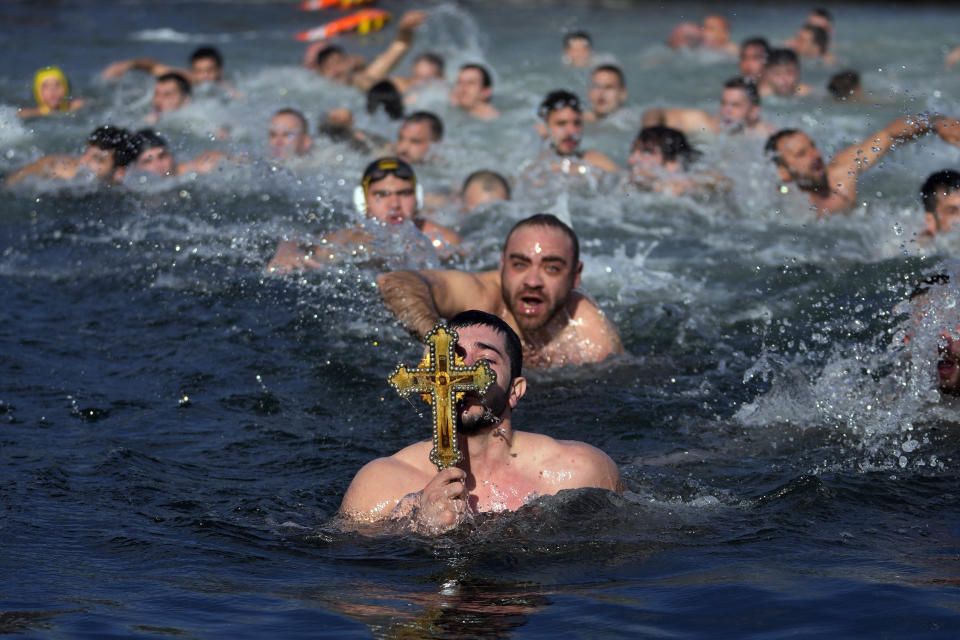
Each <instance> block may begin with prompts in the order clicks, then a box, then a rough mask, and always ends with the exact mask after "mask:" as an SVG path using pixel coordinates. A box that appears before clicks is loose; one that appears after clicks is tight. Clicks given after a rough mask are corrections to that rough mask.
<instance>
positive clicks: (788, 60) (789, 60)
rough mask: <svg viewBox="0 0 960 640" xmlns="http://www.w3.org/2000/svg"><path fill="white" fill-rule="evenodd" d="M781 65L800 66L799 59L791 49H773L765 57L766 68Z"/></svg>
mask: <svg viewBox="0 0 960 640" xmlns="http://www.w3.org/2000/svg"><path fill="white" fill-rule="evenodd" d="M781 64H795V65H797V66H798V67H799V66H800V58H798V57H797V54H796V53H795V52H794V51H793V49H773V50H772V51H770V55H769V56H767V66H768V67H775V66H777V65H781Z"/></svg>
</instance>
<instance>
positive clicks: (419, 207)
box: [413, 182, 423, 211]
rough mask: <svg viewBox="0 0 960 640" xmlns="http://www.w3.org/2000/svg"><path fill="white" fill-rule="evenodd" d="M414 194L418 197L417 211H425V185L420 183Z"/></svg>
mask: <svg viewBox="0 0 960 640" xmlns="http://www.w3.org/2000/svg"><path fill="white" fill-rule="evenodd" d="M413 192H414V193H415V194H416V196H417V211H423V185H422V184H420V183H419V182H418V183H417V186H416V187H414V189H413Z"/></svg>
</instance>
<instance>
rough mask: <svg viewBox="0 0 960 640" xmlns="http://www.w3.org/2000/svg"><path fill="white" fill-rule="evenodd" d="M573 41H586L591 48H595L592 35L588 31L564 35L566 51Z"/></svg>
mask: <svg viewBox="0 0 960 640" xmlns="http://www.w3.org/2000/svg"><path fill="white" fill-rule="evenodd" d="M571 40H586V41H587V44H589V45H590V46H591V47H592V46H593V38H591V37H590V34H589V33H587V32H586V31H571V32H569V33H565V34H564V35H563V48H564V49H566V48H567V47H569V46H570V41H571Z"/></svg>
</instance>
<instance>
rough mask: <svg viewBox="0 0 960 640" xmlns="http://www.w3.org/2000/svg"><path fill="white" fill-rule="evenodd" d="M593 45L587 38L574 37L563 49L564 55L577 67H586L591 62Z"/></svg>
mask: <svg viewBox="0 0 960 640" xmlns="http://www.w3.org/2000/svg"><path fill="white" fill-rule="evenodd" d="M592 53H593V47H591V46H590V43H589V42H588V41H587V40H586V39H585V38H573V39H571V40H570V41H569V42H568V43H567V46H566V48H564V50H563V55H564V56H565V57H566V58H567V60H569V61H570V64H571V65H573V66H575V67H585V66H587V65H589V64H590V56H591V55H592Z"/></svg>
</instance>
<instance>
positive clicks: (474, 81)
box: [451, 69, 493, 109]
mask: <svg viewBox="0 0 960 640" xmlns="http://www.w3.org/2000/svg"><path fill="white" fill-rule="evenodd" d="M492 93H493V92H492V91H491V90H490V87H484V86H483V74H482V73H480V70H479V69H462V70H461V71H460V73H459V74H457V83H456V84H455V85H454V86H453V93H452V94H451V101H452V102H453V104H454V105H456V106H458V107H460V108H461V109H473V108H474V107H477V106H479V105H480V104H482V103H484V102H486V101H488V100H489V99H490V96H491V95H492Z"/></svg>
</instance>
